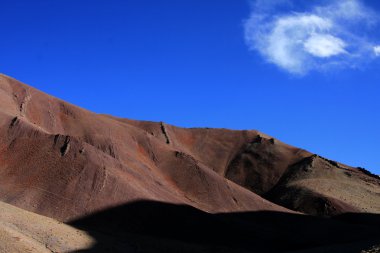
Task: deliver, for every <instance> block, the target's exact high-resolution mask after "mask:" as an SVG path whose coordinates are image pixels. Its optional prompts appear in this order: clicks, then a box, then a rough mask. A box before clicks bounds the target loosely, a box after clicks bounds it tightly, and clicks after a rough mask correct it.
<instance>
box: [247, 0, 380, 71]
mask: <svg viewBox="0 0 380 253" xmlns="http://www.w3.org/2000/svg"><path fill="white" fill-rule="evenodd" d="M264 3H265V4H264ZM280 3H282V5H281V4H279V2H275V1H272V0H267V1H266V2H265V1H262V0H257V1H256V2H254V4H253V5H252V6H253V7H252V9H253V10H252V13H251V16H250V18H249V19H248V20H247V21H246V22H245V38H246V42H247V44H248V46H249V48H250V49H251V50H255V51H258V52H259V53H260V54H261V55H262V56H263V57H264V58H265V59H266V61H268V62H270V63H273V64H275V65H277V66H278V67H280V68H282V69H284V70H286V71H288V72H290V73H293V74H298V75H303V74H306V73H308V72H309V71H311V70H325V69H328V68H330V67H332V66H335V67H336V66H340V67H356V66H357V65H359V64H361V63H362V62H363V61H365V60H367V59H368V58H370V57H368V56H370V55H372V56H373V54H375V55H377V56H380V45H379V46H377V47H375V46H374V45H373V43H371V42H370V41H368V39H365V36H362V35H363V34H358V29H354V28H355V27H356V28H357V27H358V25H360V26H361V28H362V29H361V30H364V29H371V27H373V26H374V24H376V21H377V18H376V15H375V14H374V12H373V11H371V10H369V9H368V8H366V7H365V6H364V5H363V4H362V3H361V2H360V1H359V0H332V1H330V3H329V4H328V5H324V6H312V7H309V9H308V10H302V11H301V12H300V11H299V10H297V11H298V12H295V11H292V8H294V6H295V5H292V3H293V1H291V0H287V1H286V0H283V1H280ZM281 6H282V7H283V8H280V7H281ZM284 9H285V10H284ZM359 30H360V29H359ZM353 31H355V32H353Z"/></svg>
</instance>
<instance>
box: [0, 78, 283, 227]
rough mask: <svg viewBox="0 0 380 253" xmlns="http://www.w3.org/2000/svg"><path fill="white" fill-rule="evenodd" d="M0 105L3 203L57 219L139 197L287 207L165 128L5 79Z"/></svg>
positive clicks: (0, 83) (210, 207)
mask: <svg viewBox="0 0 380 253" xmlns="http://www.w3.org/2000/svg"><path fill="white" fill-rule="evenodd" d="M0 103H1V105H0V136H1V141H0V199H1V200H3V201H5V202H7V203H11V204H14V205H16V206H19V207H22V208H24V209H27V210H30V211H34V212H37V213H40V214H43V215H46V216H49V217H54V218H57V219H59V220H70V219H73V218H76V217H80V216H84V215H86V214H88V213H91V212H94V211H96V210H101V209H105V208H109V207H112V206H117V205H121V204H125V203H128V202H131V201H134V200H141V199H146V200H149V199H150V200H160V201H164V202H170V203H182V204H189V205H193V206H195V207H197V208H200V209H202V210H206V211H210V212H230V211H244V210H262V209H264V210H279V211H286V209H285V208H281V207H279V206H277V205H275V204H272V203H270V202H269V201H266V200H264V199H262V198H261V197H259V196H258V195H256V194H255V193H253V192H250V191H248V190H247V189H244V188H243V187H240V186H238V185H237V184H235V183H233V182H231V181H228V180H226V179H225V178H224V177H221V176H220V175H219V174H217V173H216V172H214V171H213V170H212V169H210V168H208V166H207V165H206V164H205V163H203V162H202V161H201V160H200V159H196V158H195V157H193V156H192V155H191V154H188V153H186V152H185V150H182V149H181V147H180V146H176V145H171V143H167V142H168V141H167V139H166V138H167V136H165V133H164V132H163V129H162V128H164V126H163V125H159V133H157V135H156V136H155V135H154V134H150V133H148V132H147V131H144V130H143V129H141V128H138V127H136V126H134V125H133V124H128V123H126V122H123V121H121V120H115V119H113V118H111V117H108V116H104V115H97V114H94V113H91V112H89V111H86V110H83V109H81V108H78V107H76V106H73V105H70V104H68V103H66V102H63V101H61V100H59V99H56V98H53V97H51V96H48V95H46V94H44V93H42V92H40V91H37V90H35V89H33V88H31V87H29V86H27V85H24V84H21V83H20V82H18V81H16V80H14V79H12V78H9V77H6V76H0ZM167 131H168V133H167V134H170V133H169V130H167ZM169 138H171V137H169Z"/></svg>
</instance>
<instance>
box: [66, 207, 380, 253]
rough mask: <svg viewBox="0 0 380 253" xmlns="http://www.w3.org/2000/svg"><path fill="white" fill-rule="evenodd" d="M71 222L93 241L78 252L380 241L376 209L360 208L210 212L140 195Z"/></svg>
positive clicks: (356, 245) (304, 247)
mask: <svg viewBox="0 0 380 253" xmlns="http://www.w3.org/2000/svg"><path fill="white" fill-rule="evenodd" d="M70 225H73V226H75V227H78V228H81V229H83V230H87V231H88V232H89V233H90V234H91V236H92V237H94V238H95V239H96V241H97V243H96V244H95V245H94V246H93V247H92V248H91V249H88V250H84V251H82V252H289V251H291V252H293V251H298V250H299V251H301V252H309V250H310V252H361V250H362V249H366V248H370V247H371V246H373V245H376V244H380V215H375V214H364V213H360V214H354V213H352V214H345V215H340V216H336V217H334V218H319V217H314V216H308V215H301V214H290V213H281V212H272V211H259V212H244V213H223V214H209V213H205V212H203V211H199V210H197V209H195V208H193V207H190V206H185V205H174V204H167V203H161V202H153V201H140V202H134V203H130V204H127V205H124V206H120V207H116V208H113V209H109V210H105V211H102V212H99V213H96V214H93V215H91V216H88V217H85V218H83V219H79V220H75V221H72V222H71V223H70ZM320 247H321V248H323V250H324V251H321V248H320ZM318 248H319V249H318ZM313 250H315V251H313Z"/></svg>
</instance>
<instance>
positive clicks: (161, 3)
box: [0, 0, 380, 174]
mask: <svg viewBox="0 0 380 253" xmlns="http://www.w3.org/2000/svg"><path fill="white" fill-rule="evenodd" d="M1 10H2V14H1V15H0V23H1V24H2V34H1V40H0V56H1V62H0V72H2V73H4V74H7V75H10V76H13V77H15V78H16V79H19V80H21V81H23V82H25V83H28V84H30V85H32V86H34V87H36V88H38V89H40V90H42V91H45V92H47V93H49V94H52V95H54V96H56V97H59V98H61V99H64V100H66V101H69V102H71V103H74V104H76V105H79V106H81V107H84V108H87V109H89V110H92V111H95V112H98V113H107V114H113V115H116V116H120V117H127V118H133V119H143V120H153V121H165V122H167V123H170V124H174V125H178V126H184V127H206V126H207V127H221V128H232V129H258V130H261V131H263V132H265V133H267V134H270V135H272V136H274V137H276V138H278V139H280V140H282V141H284V142H287V143H289V144H292V145H295V146H299V147H302V148H305V149H307V150H310V151H312V152H315V153H318V154H320V155H323V156H326V157H328V158H330V159H334V160H338V161H341V162H345V163H347V164H350V165H353V166H362V167H366V168H367V169H369V170H371V171H373V172H375V173H378V174H380V160H379V155H380V151H379V148H378V147H379V144H380V132H379V129H380V117H379V114H380V113H379V111H380V102H379V94H380V57H379V56H378V55H379V54H380V47H378V46H379V45H380V29H379V24H380V23H379V22H380V20H378V19H379V17H380V2H379V1H369V0H341V1H335V0H330V1H328V0H326V1H323V0H321V1H317V0H310V1H309V0H308V1H306V0H305V1H290V0H277V1H274V0H273V1H271V0H259V1H236V0H214V1H212V0H210V1H201V0H181V1H173V0H149V1H148V0H109V1H103V0H102V1H100V0H91V1H90V0H54V1H53V0H35V1H29V0H3V1H2V5H1Z"/></svg>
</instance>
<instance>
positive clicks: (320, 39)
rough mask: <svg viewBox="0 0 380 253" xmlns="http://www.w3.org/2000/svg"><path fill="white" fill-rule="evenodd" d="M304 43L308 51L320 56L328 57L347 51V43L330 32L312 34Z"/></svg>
mask: <svg viewBox="0 0 380 253" xmlns="http://www.w3.org/2000/svg"><path fill="white" fill-rule="evenodd" d="M303 45H304V49H305V51H306V52H308V53H309V54H311V55H313V56H315V57H320V58H328V57H331V56H335V55H340V54H343V53H345V52H346V51H345V50H344V48H345V46H346V43H344V41H342V40H341V39H339V38H337V37H334V36H331V35H329V34H312V35H310V37H309V38H308V39H307V40H306V41H305V42H304V44H303Z"/></svg>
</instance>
